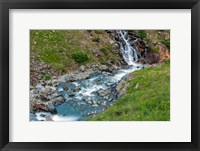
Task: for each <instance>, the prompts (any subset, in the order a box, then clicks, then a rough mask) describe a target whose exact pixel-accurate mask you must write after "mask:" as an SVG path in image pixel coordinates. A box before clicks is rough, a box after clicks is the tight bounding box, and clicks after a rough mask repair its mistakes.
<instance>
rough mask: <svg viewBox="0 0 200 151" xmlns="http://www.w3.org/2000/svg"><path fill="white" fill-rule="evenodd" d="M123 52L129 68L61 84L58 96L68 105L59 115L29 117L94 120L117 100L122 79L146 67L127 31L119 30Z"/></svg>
mask: <svg viewBox="0 0 200 151" xmlns="http://www.w3.org/2000/svg"><path fill="white" fill-rule="evenodd" d="M117 34H118V36H119V40H120V43H121V45H120V52H121V54H122V57H123V59H124V61H125V62H126V63H127V65H129V66H128V67H126V68H123V69H119V70H116V71H113V72H112V73H110V72H105V71H103V72H96V73H94V74H92V75H90V76H89V78H87V79H82V80H77V81H75V82H61V83H59V85H58V86H57V91H58V94H59V95H61V96H63V97H64V99H65V103H62V104H60V105H57V106H56V111H57V114H56V115H52V114H51V113H47V112H39V113H36V114H35V115H34V114H31V115H30V119H31V120H46V117H47V116H50V117H51V119H52V120H54V121H80V120H86V119H88V118H90V117H94V116H96V115H98V114H100V113H102V112H103V111H105V110H106V109H107V108H108V107H109V106H112V105H113V103H114V102H115V101H116V100H117V98H118V97H117V90H116V86H117V84H118V83H119V82H120V80H122V79H123V77H124V76H125V75H127V74H129V73H131V72H133V71H135V70H139V69H141V68H142V67H143V66H142V65H140V64H138V63H137V61H138V55H137V51H136V50H135V48H133V47H132V46H131V45H130V43H129V37H128V34H127V32H126V31H123V30H118V31H117Z"/></svg>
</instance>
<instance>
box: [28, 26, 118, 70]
mask: <svg viewBox="0 0 200 151" xmlns="http://www.w3.org/2000/svg"><path fill="white" fill-rule="evenodd" d="M91 33H93V36H92V37H91V35H90V34H91ZM100 38H101V39H102V40H100ZM108 44H109V37H108V35H107V33H106V32H105V31H103V30H95V31H93V30H91V31H86V30H31V31H30V53H31V58H32V57H34V59H36V60H39V61H44V62H45V63H47V64H48V65H51V66H53V67H55V68H56V69H58V70H60V71H61V72H62V73H65V72H67V71H70V70H74V69H76V68H78V67H79V65H80V64H82V63H87V64H90V63H93V62H96V63H98V64H99V63H100V64H101V60H105V61H107V60H110V59H115V60H117V59H119V58H120V56H118V54H114V53H111V52H110V51H109V53H108V54H107V49H108V48H107V47H106V50H105V48H103V49H104V50H105V54H106V55H104V56H101V57H97V56H96V54H94V53H93V50H100V49H101V48H102V47H104V46H106V45H108ZM104 50H102V51H104ZM79 51H81V52H83V53H84V54H87V56H86V55H84V54H83V53H82V54H80V52H79Z"/></svg>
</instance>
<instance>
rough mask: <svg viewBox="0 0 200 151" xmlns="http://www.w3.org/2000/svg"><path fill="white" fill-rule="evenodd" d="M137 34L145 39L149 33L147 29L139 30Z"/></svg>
mask: <svg viewBox="0 0 200 151" xmlns="http://www.w3.org/2000/svg"><path fill="white" fill-rule="evenodd" d="M137 36H138V37H140V38H142V39H144V38H146V36H147V34H146V32H145V30H139V31H138V32H137Z"/></svg>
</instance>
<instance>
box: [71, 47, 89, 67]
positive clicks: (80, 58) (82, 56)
mask: <svg viewBox="0 0 200 151" xmlns="http://www.w3.org/2000/svg"><path fill="white" fill-rule="evenodd" d="M72 58H73V59H74V60H75V61H76V62H77V63H80V64H81V63H84V62H86V61H88V60H89V57H88V55H87V54H86V53H84V52H83V51H80V50H79V51H77V52H75V53H73V54H72Z"/></svg>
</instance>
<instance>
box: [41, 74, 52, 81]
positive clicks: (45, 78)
mask: <svg viewBox="0 0 200 151" xmlns="http://www.w3.org/2000/svg"><path fill="white" fill-rule="evenodd" d="M51 77H52V75H51V74H50V73H46V74H45V75H43V77H42V79H44V80H50V79H51Z"/></svg>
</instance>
